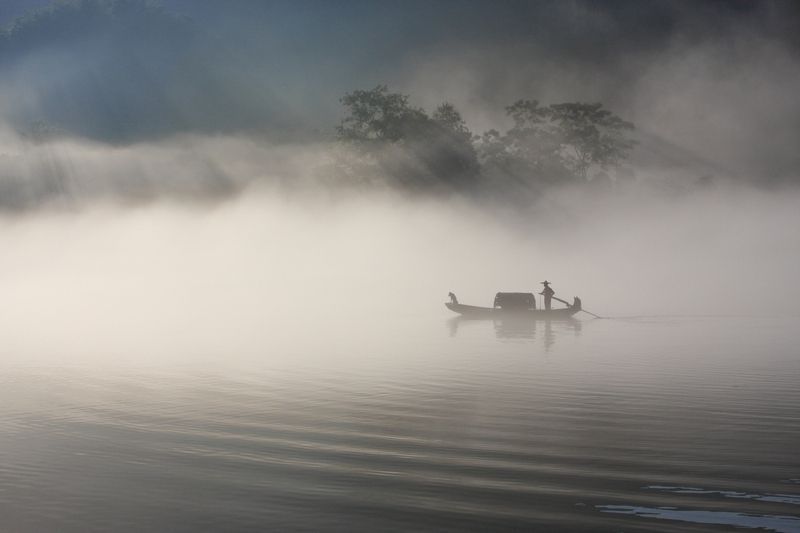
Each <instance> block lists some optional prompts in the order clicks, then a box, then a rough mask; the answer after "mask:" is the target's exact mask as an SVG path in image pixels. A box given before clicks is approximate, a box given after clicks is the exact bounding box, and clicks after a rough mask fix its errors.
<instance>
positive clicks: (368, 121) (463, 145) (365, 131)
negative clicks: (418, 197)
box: [336, 85, 480, 189]
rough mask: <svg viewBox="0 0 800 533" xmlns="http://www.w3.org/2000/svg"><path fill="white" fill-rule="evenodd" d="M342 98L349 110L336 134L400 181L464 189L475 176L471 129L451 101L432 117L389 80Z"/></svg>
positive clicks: (473, 180) (406, 183)
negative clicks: (392, 87)
mask: <svg viewBox="0 0 800 533" xmlns="http://www.w3.org/2000/svg"><path fill="white" fill-rule="evenodd" d="M341 102H342V104H343V105H344V106H345V108H346V109H347V111H348V114H347V116H345V118H344V119H342V121H341V123H340V124H339V126H338V127H337V129H336V132H337V138H338V139H339V140H340V141H342V142H345V143H347V144H349V145H351V146H353V147H354V148H356V150H357V151H358V152H359V153H360V154H361V155H362V156H363V157H367V158H369V159H371V160H372V161H374V162H375V163H376V164H377V166H379V167H380V170H381V171H382V173H384V174H386V175H388V176H389V177H390V178H392V179H393V180H394V181H395V182H396V183H399V184H400V185H403V186H405V187H410V188H419V187H427V188H435V187H440V186H446V187H447V188H453V189H463V188H467V187H468V186H470V185H471V184H473V183H474V182H475V181H476V180H477V177H478V175H479V170H480V169H479V165H478V160H477V154H476V152H475V148H474V146H473V145H472V133H471V132H470V131H469V129H468V128H467V127H466V124H465V123H464V120H463V119H462V117H461V115H460V113H459V112H458V111H457V110H456V109H455V107H454V106H452V105H451V104H442V105H440V106H439V107H437V108H436V110H435V111H434V113H433V116H432V117H431V116H428V114H427V113H425V111H424V110H423V109H421V108H416V107H412V106H411V105H410V104H409V101H408V96H406V95H403V94H399V93H392V92H390V91H389V89H388V87H387V86H386V85H378V86H376V87H375V88H373V89H369V90H356V91H353V92H351V93H348V94H346V95H345V96H344V97H342V99H341ZM362 168H364V166H363V165H362Z"/></svg>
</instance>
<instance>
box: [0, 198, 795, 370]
mask: <svg viewBox="0 0 800 533" xmlns="http://www.w3.org/2000/svg"><path fill="white" fill-rule="evenodd" d="M575 202H576V199H575V198H574V197H570V196H567V195H564V196H562V197H560V198H552V199H551V200H550V201H549V202H548V203H549V204H550V205H551V209H550V210H544V211H538V212H536V213H528V214H520V213H518V212H515V213H508V212H506V213H503V212H500V211H497V210H492V209H482V208H477V207H476V206H475V205H473V204H470V203H468V202H464V201H444V200H409V199H405V198H402V197H400V196H398V195H394V194H391V193H388V192H383V193H377V192H376V193H371V194H368V195H365V196H361V197H357V196H352V197H350V198H348V199H340V200H339V201H338V202H329V201H322V200H320V199H319V198H317V199H309V198H299V197H295V198H293V199H287V198H286V197H285V196H282V195H279V194H277V193H275V192H274V191H272V192H265V191H258V190H249V191H248V192H245V193H243V194H241V195H239V196H238V197H236V198H235V199H232V200H230V201H228V202H225V203H222V204H215V205H214V206H205V207H197V206H194V207H192V206H187V205H186V204H175V203H170V202H168V201H159V202H154V203H150V204H147V205H145V206H143V207H138V208H120V207H118V206H110V205H107V206H105V207H100V206H95V207H92V208H90V209H87V210H83V211H78V212H64V211H60V212H39V213H36V214H32V215H29V216H22V217H19V216H5V217H3V218H2V220H1V221H0V291H2V293H3V295H4V298H3V303H2V306H0V324H2V326H0V328H1V329H2V336H3V339H4V342H3V350H4V351H5V352H6V353H9V354H15V355H17V356H24V354H31V355H34V354H38V355H41V354H45V353H51V354H52V353H58V354H64V355H68V354H75V353H82V354H94V355H97V356H102V357H113V356H115V355H114V354H117V355H120V354H128V355H131V356H137V355H136V354H139V355H138V356H137V357H139V356H142V354H148V356H150V357H153V356H156V355H157V354H165V353H173V354H175V353H181V354H185V355H187V356H188V355H191V354H196V355H197V354H213V353H224V352H231V351H234V352H246V353H253V354H258V353H267V352H269V353H274V351H275V350H281V351H283V352H286V353H289V352H291V351H292V350H295V349H300V347H301V346H307V345H308V344H309V343H312V344H313V343H314V342H315V339H318V338H326V339H327V340H326V342H328V343H330V342H331V339H335V340H334V343H339V344H340V345H339V346H334V347H333V348H332V349H334V350H336V349H345V348H346V346H348V345H349V346H352V345H353V343H359V342H368V340H369V339H373V340H374V339H376V338H378V337H380V336H381V335H384V334H387V332H389V331H391V324H392V323H395V322H397V321H400V322H402V321H408V320H424V321H426V322H430V321H434V322H435V321H441V322H442V323H444V321H445V320H446V319H447V318H448V317H449V314H448V313H449V312H448V311H447V310H446V309H445V308H444V306H443V305H442V303H443V302H444V300H445V299H446V295H447V292H448V291H454V292H456V294H458V296H459V298H460V299H461V301H463V302H466V303H474V304H478V305H489V304H490V302H491V300H492V297H493V295H494V293H495V292H496V291H498V290H511V291H532V290H537V291H538V289H539V282H540V281H541V280H543V279H548V280H550V281H552V282H553V284H554V285H553V286H554V288H555V289H556V291H557V295H558V296H561V297H568V298H571V297H572V296H575V295H579V296H581V297H582V298H583V301H584V304H585V307H586V308H587V309H589V310H591V311H593V312H595V313H598V314H602V315H604V316H633V315H669V314H701V315H703V314H752V315H776V314H782V313H791V314H797V313H798V312H799V311H800V307H799V306H798V305H797V301H798V296H800V295H799V294H798V293H799V292H800V288H799V286H798V284H797V283H796V280H795V276H796V265H797V264H798V260H799V259H800V238H799V237H798V236H797V233H796V232H795V231H794V230H795V228H797V227H798V223H800V213H798V210H797V209H796V206H797V205H798V198H797V196H796V195H795V194H784V195H773V194H770V193H764V192H754V191H748V190H745V189H730V190H722V189H713V190H708V191H706V192H705V193H702V194H697V195H693V196H691V197H680V198H679V197H666V196H665V197H661V198H659V199H656V198H653V197H645V196H641V195H640V196H638V197H634V196H631V197H629V198H625V199H623V198H620V197H618V196H617V197H608V198H607V199H605V200H603V199H602V198H599V197H598V198H595V200H594V201H593V202H591V203H584V204H576V203H575ZM556 212H558V213H561V216H560V218H558V219H555V218H554V213H556ZM554 220H557V222H554ZM583 318H584V319H588V318H589V317H588V316H586V315H584V317H583ZM387 328H388V329H387ZM443 334H444V332H443Z"/></svg>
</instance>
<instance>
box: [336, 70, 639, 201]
mask: <svg viewBox="0 0 800 533" xmlns="http://www.w3.org/2000/svg"><path fill="white" fill-rule="evenodd" d="M341 103H342V105H343V106H344V108H345V110H346V113H347V114H346V116H345V118H344V119H342V121H341V123H340V124H339V126H338V127H337V129H336V137H337V139H338V140H339V141H340V142H341V143H344V144H346V145H348V146H350V147H352V148H353V150H352V151H349V152H347V154H348V156H347V157H344V158H342V160H341V162H340V163H341V164H340V167H341V168H342V169H343V171H344V172H345V173H346V174H347V176H348V178H349V179H351V180H354V181H357V182H358V181H368V180H370V179H371V177H373V176H383V177H385V178H387V179H389V180H390V182H391V183H393V184H396V185H399V186H401V187H403V188H409V189H412V190H423V191H428V190H454V191H464V192H468V191H474V190H481V191H484V190H486V189H487V188H488V189H493V188H497V189H498V190H500V189H502V190H506V191H508V190H518V189H526V190H528V191H532V192H542V191H544V190H545V189H548V188H550V187H553V186H558V185H566V184H589V183H593V184H595V185H598V184H600V185H601V186H608V185H610V184H611V183H612V178H611V177H610V175H609V173H608V172H609V171H612V170H618V169H619V168H620V167H621V166H622V165H623V164H624V162H625V160H626V158H627V156H628V154H629V152H630V150H631V149H632V148H633V146H634V145H635V143H636V141H635V140H634V139H633V138H632V137H631V133H632V131H633V129H634V126H633V124H632V123H630V122H627V121H625V120H623V119H621V118H620V117H618V116H616V115H615V114H614V113H612V112H611V111H609V110H607V109H605V108H604V107H603V105H602V104H600V103H582V102H564V103H558V104H551V105H543V104H541V103H540V102H538V101H537V100H518V101H516V102H514V103H512V104H511V105H509V106H507V107H506V108H505V111H506V113H507V115H508V117H509V118H510V119H511V121H512V122H513V124H512V125H511V127H510V128H509V129H507V130H506V131H505V132H500V131H498V130H496V129H491V130H489V131H486V132H483V133H482V134H480V135H477V134H475V133H473V132H472V131H470V129H469V128H468V127H467V125H466V123H465V122H464V119H463V118H462V116H461V114H460V113H459V111H458V110H457V109H456V108H455V106H453V105H452V104H450V103H443V104H441V105H439V106H438V107H437V108H436V109H434V110H433V112H432V113H427V112H426V111H425V110H424V109H422V108H419V107H415V106H413V105H412V104H411V103H410V101H409V96H407V95H404V94H400V93H396V92H392V91H390V90H389V88H388V87H387V86H386V85H378V86H377V87H375V88H373V89H368V90H356V91H353V92H350V93H347V94H345V95H344V97H343V98H342V99H341ZM630 173H631V171H630V170H629V169H622V170H621V171H619V172H615V174H616V176H617V177H619V176H623V177H625V176H629V175H630Z"/></svg>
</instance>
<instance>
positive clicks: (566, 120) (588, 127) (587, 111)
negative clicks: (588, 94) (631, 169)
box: [549, 103, 636, 179]
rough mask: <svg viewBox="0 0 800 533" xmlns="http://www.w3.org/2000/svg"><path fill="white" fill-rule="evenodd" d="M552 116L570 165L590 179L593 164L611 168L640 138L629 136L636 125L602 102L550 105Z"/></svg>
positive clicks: (551, 118)
mask: <svg viewBox="0 0 800 533" xmlns="http://www.w3.org/2000/svg"><path fill="white" fill-rule="evenodd" d="M549 110H550V111H549V114H550V120H551V121H552V122H553V123H555V124H556V125H557V127H558V132H559V135H560V137H561V143H562V146H563V151H562V155H563V157H564V161H565V163H566V164H567V166H568V167H569V168H570V169H571V170H572V171H573V173H574V174H576V175H577V176H579V177H581V178H583V179H587V178H588V171H589V168H590V167H591V166H592V165H597V166H599V167H600V168H601V169H603V170H604V171H605V170H608V168H609V167H611V166H615V165H618V164H619V163H620V162H621V161H623V160H624V159H625V158H626V157H627V155H628V152H629V150H630V149H631V148H633V146H634V145H635V144H636V142H635V141H634V140H632V139H630V138H628V137H627V134H628V133H629V132H630V131H632V130H633V129H634V126H633V124H632V123H630V122H626V121H624V120H622V119H621V118H619V117H618V116H616V115H614V114H613V113H612V112H611V111H608V110H607V109H603V105H602V104H600V103H594V104H586V103H564V104H555V105H552V106H550V108H549Z"/></svg>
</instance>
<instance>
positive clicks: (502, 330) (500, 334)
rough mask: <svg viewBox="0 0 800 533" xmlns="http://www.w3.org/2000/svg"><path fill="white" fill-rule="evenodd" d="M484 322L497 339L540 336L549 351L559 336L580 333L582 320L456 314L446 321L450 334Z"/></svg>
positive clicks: (482, 325)
mask: <svg viewBox="0 0 800 533" xmlns="http://www.w3.org/2000/svg"><path fill="white" fill-rule="evenodd" d="M485 324H492V325H493V326H494V334H495V337H496V338H497V339H507V340H515V339H518V340H535V339H536V338H537V335H538V336H541V338H542V346H543V347H544V349H545V351H550V349H551V348H552V347H553V345H554V344H555V342H556V339H557V338H558V337H559V336H563V335H580V333H581V328H582V327H583V322H582V321H581V320H578V319H575V318H572V317H569V318H564V319H558V320H534V319H531V318H526V317H514V316H509V317H503V318H496V319H479V318H469V317H464V316H457V317H454V318H451V319H449V320H448V321H447V326H448V328H449V330H450V335H451V336H456V335H457V334H458V330H459V328H464V327H478V328H480V327H484V326H485Z"/></svg>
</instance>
